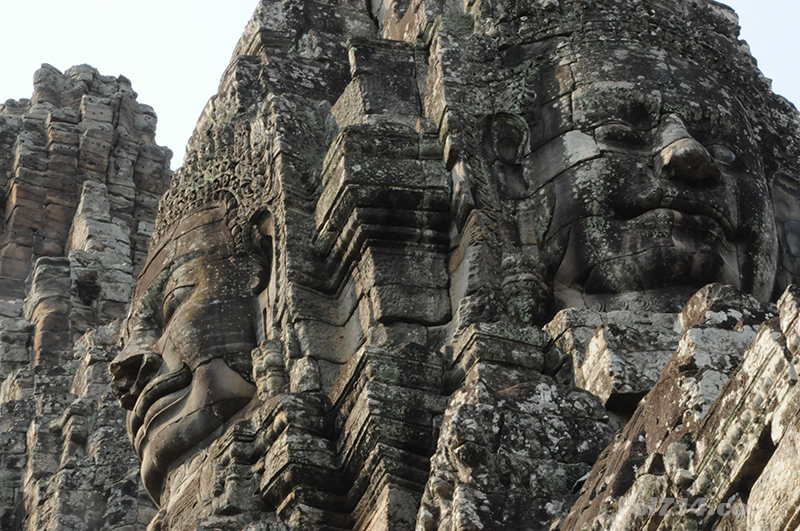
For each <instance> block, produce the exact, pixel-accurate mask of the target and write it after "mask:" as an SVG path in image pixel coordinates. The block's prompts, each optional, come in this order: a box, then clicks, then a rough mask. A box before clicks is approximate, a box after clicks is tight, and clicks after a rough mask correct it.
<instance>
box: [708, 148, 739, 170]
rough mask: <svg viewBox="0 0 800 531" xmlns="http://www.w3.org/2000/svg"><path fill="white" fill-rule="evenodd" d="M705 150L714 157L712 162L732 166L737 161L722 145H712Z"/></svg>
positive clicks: (730, 151)
mask: <svg viewBox="0 0 800 531" xmlns="http://www.w3.org/2000/svg"><path fill="white" fill-rule="evenodd" d="M706 149H707V150H708V152H709V153H710V154H711V156H712V157H714V160H715V161H717V162H720V163H722V164H727V165H729V166H730V165H732V164H734V163H735V162H736V161H737V157H736V154H735V153H734V152H733V151H732V150H731V149H730V148H728V147H727V146H724V145H722V144H712V145H710V146H707V147H706Z"/></svg>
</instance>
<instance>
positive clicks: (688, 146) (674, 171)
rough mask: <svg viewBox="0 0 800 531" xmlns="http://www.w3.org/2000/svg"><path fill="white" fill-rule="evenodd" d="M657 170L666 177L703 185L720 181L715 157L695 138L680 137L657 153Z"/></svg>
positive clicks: (710, 184) (711, 184)
mask: <svg viewBox="0 0 800 531" xmlns="http://www.w3.org/2000/svg"><path fill="white" fill-rule="evenodd" d="M656 170H657V171H658V172H659V173H660V174H661V176H662V177H664V178H665V179H670V180H673V181H683V182H686V183H689V184H695V185H701V186H714V185H716V184H717V183H719V179H720V171H719V167H718V166H717V164H716V162H715V161H714V157H712V156H711V154H710V153H709V152H708V150H706V148H704V147H703V145H702V144H701V143H700V142H698V141H697V140H695V139H694V138H691V137H688V138H681V139H678V140H676V141H674V142H672V143H671V144H669V145H668V146H667V147H665V148H664V149H662V150H661V153H659V154H658V155H656Z"/></svg>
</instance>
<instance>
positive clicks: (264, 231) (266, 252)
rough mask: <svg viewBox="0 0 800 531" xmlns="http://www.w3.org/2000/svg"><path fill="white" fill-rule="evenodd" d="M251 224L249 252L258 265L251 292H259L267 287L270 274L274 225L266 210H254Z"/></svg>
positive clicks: (270, 215)
mask: <svg viewBox="0 0 800 531" xmlns="http://www.w3.org/2000/svg"><path fill="white" fill-rule="evenodd" d="M251 224H252V231H251V241H250V249H251V252H250V254H251V256H252V257H253V258H254V259H255V260H256V262H258V264H259V266H260V267H259V270H258V273H257V275H256V277H255V278H254V280H253V293H255V294H259V293H261V292H262V291H264V290H265V289H266V288H267V286H268V285H269V281H270V277H271V276H272V265H273V264H272V262H273V254H274V251H273V245H274V239H275V238H274V235H275V226H274V222H273V218H272V214H271V213H270V212H269V211H268V210H261V211H259V212H256V214H254V215H253V217H252V218H251Z"/></svg>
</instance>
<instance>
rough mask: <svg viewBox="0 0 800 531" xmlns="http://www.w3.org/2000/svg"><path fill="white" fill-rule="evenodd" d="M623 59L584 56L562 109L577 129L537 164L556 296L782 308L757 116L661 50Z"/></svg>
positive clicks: (536, 184) (544, 252)
mask: <svg viewBox="0 0 800 531" xmlns="http://www.w3.org/2000/svg"><path fill="white" fill-rule="evenodd" d="M617 55H618V56H619V57H618V60H611V61H610V60H609V59H608V57H609V51H608V50H607V49H606V50H602V51H600V52H597V55H595V54H593V53H592V52H591V51H586V52H582V53H579V54H578V56H577V61H576V62H575V63H572V64H571V65H570V69H571V72H572V76H573V78H574V83H575V84H574V90H573V91H572V92H571V94H568V97H567V98H562V100H561V101H562V104H561V105H562V107H564V105H563V102H564V101H567V100H568V101H569V105H568V106H566V107H567V108H568V109H569V110H568V111H565V112H564V113H563V114H565V115H570V114H571V127H568V128H567V129H568V130H567V131H566V132H565V133H563V134H561V135H560V136H558V137H556V138H555V139H554V140H551V141H550V142H548V143H546V144H544V145H542V146H541V147H539V148H538V149H535V150H534V152H533V153H532V156H531V157H530V163H529V165H528V166H527V169H526V173H527V174H528V175H529V177H528V179H529V183H530V184H529V186H530V188H529V190H534V191H535V192H534V195H533V203H534V205H533V206H534V208H533V210H535V211H536V212H538V214H537V217H538V220H539V221H538V222H537V223H536V226H537V228H536V232H537V234H536V239H537V243H538V246H539V249H540V253H541V258H542V259H543V261H544V263H545V266H546V268H547V270H548V274H549V275H550V276H552V278H553V281H554V286H555V296H556V299H557V300H558V301H559V302H560V304H561V305H563V306H583V305H584V304H590V305H598V306H599V305H602V304H604V303H603V301H604V300H609V299H613V297H614V296H618V295H619V294H624V293H629V292H638V293H649V294H650V296H651V297H652V298H653V299H654V301H655V302H654V303H653V306H654V309H662V310H663V309H667V308H658V306H659V304H664V301H665V300H669V299H670V297H672V296H675V295H676V294H678V295H680V297H679V298H681V297H683V295H681V294H682V293H685V294H686V295H690V294H691V293H693V292H694V291H695V290H696V289H698V288H699V287H701V286H703V285H705V284H707V283H710V282H722V283H725V284H731V285H734V286H737V287H740V288H742V289H743V290H744V291H747V292H749V293H752V294H754V295H755V296H757V297H758V298H760V299H762V300H766V299H768V298H769V296H770V294H771V290H772V286H773V281H774V275H775V267H776V266H775V264H776V252H777V251H776V249H777V245H776V242H775V238H776V236H775V234H776V230H775V221H774V214H773V208H772V204H771V200H770V194H769V190H768V186H767V181H766V178H765V176H764V174H763V169H762V163H761V160H760V157H759V152H758V147H757V145H756V140H755V134H754V132H753V129H752V125H751V124H750V122H749V120H748V116H747V113H746V111H745V109H743V108H742V106H741V104H740V103H739V102H738V100H737V99H735V98H734V97H733V96H732V95H731V94H730V93H729V92H728V91H727V90H726V87H725V86H724V85H722V84H721V83H720V82H718V81H717V79H716V78H715V74H714V73H713V72H706V71H701V70H700V69H698V68H695V67H692V66H690V65H688V64H685V63H678V62H676V61H674V60H670V59H668V58H666V57H665V56H664V55H663V54H661V55H659V54H658V53H655V52H653V53H651V54H641V52H640V53H639V54H634V52H627V51H626V52H618V53H617ZM565 122H566V123H569V120H566V121H565ZM659 298H660V299H659ZM659 301H660V302H659ZM681 302H685V300H681ZM595 303H597V304H595Z"/></svg>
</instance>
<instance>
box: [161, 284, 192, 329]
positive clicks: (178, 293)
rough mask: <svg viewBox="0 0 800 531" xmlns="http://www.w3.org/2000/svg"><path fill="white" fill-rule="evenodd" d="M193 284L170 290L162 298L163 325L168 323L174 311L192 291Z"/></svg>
mask: <svg viewBox="0 0 800 531" xmlns="http://www.w3.org/2000/svg"><path fill="white" fill-rule="evenodd" d="M193 289H194V286H181V287H178V288H175V289H174V290H172V291H171V292H170V293H169V295H167V296H166V298H165V299H164V310H163V316H164V325H165V326H166V324H167V323H169V320H170V319H171V318H172V316H173V315H174V314H175V311H176V310H177V309H178V308H179V307H180V305H181V304H183V301H185V300H186V299H187V298H188V297H189V295H190V294H191V293H192V290H193Z"/></svg>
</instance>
